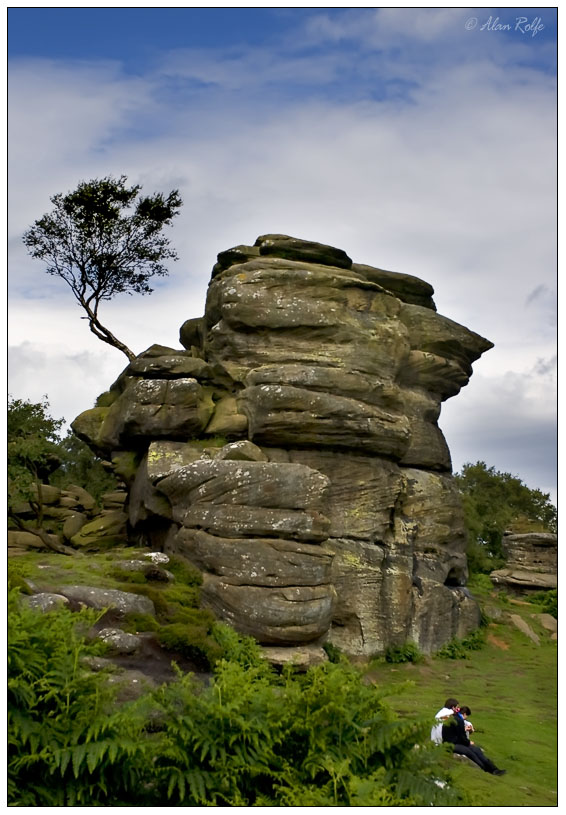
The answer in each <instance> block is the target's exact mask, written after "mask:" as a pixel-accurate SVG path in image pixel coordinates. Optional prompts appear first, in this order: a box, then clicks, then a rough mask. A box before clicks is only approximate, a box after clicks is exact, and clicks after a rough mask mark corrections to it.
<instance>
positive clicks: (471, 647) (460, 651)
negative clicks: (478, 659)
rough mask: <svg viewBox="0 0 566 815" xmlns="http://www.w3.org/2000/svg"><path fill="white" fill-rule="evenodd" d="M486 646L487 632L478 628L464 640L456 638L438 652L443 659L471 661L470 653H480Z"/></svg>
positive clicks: (437, 654)
mask: <svg viewBox="0 0 566 815" xmlns="http://www.w3.org/2000/svg"><path fill="white" fill-rule="evenodd" d="M484 644H485V631H484V629H483V628H478V629H476V630H475V631H472V633H471V634H468V636H467V637H464V639H458V637H454V638H453V639H451V640H450V641H449V642H447V643H446V645H443V646H442V648H441V649H440V650H439V651H437V652H436V656H437V657H440V658H441V659H469V657H470V651H479V649H480V648H483V646H484Z"/></svg>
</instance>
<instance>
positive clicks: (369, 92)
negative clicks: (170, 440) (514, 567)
mask: <svg viewBox="0 0 566 815" xmlns="http://www.w3.org/2000/svg"><path fill="white" fill-rule="evenodd" d="M556 25H557V24H556V10H555V9H553V8H548V7H541V8H538V9H537V8H522V7H521V8H517V9H511V8H502V9H497V8H494V9H491V8H486V7H482V8H479V9H477V8H476V9H474V8H430V9H422V8H379V9H375V8H355V9H348V8H342V9H331V8H308V9H293V8H288V9H286V8H277V9H275V8H274V9H270V8H261V9H250V8H247V9H233V8H210V9H206V8H200V9H191V8H165V9H156V8H131V9H128V8H116V9H113V8H88V9H81V8H69V9H67V8H53V9H51V8H10V9H9V11H8V57H9V61H8V85H9V97H8V104H9V119H8V124H9V151H8V185H9V195H8V202H9V226H8V256H9V277H8V297H9V300H8V317H9V392H10V394H11V395H12V396H13V397H15V398H20V399H30V400H31V401H39V400H41V399H42V398H43V396H44V395H46V396H47V397H48V401H49V404H50V408H51V414H52V415H53V416H54V417H56V418H61V417H63V418H65V420H66V421H67V423H70V422H71V421H72V420H73V419H74V417H75V416H76V415H78V414H79V413H80V412H82V411H83V410H86V409H88V408H90V407H92V405H93V404H94V401H95V399H96V397H97V396H98V394H99V393H101V392H102V391H104V390H106V389H107V388H108V386H109V385H110V384H111V383H112V382H113V381H114V379H115V378H116V377H117V376H118V374H119V373H120V372H121V371H122V370H123V368H124V367H125V365H126V364H127V360H126V358H125V357H124V356H123V355H122V354H121V353H120V352H118V351H116V350H114V349H112V348H110V347H109V346H106V345H104V344H102V343H101V342H100V341H98V340H97V339H96V338H95V337H94V336H93V335H92V334H91V333H90V332H89V330H88V326H87V323H86V321H84V320H81V319H80V317H81V311H80V308H79V307H78V306H77V305H76V303H75V301H74V300H73V297H72V294H71V292H70V290H69V289H68V288H67V287H66V285H65V283H64V282H63V281H62V280H60V279H58V278H55V277H51V276H48V275H46V274H44V266H43V265H42V264H41V262H40V261H37V260H33V259H31V258H30V257H29V256H28V254H27V251H26V249H25V247H24V245H23V243H22V235H23V233H24V232H25V230H26V229H27V228H29V226H31V224H32V223H33V222H34V221H35V220H36V219H38V218H40V217H41V216H42V215H43V214H44V213H45V212H48V211H49V210H50V209H51V204H50V200H49V199H50V196H52V195H53V194H55V193H58V192H63V193H66V192H68V191H70V190H72V189H74V188H75V187H76V185H77V183H78V182H79V181H81V180H89V179H91V178H100V177H103V176H107V175H114V176H120V175H122V174H125V175H126V176H127V177H128V182H129V183H139V184H141V185H142V186H143V191H144V193H148V194H149V193H153V192H156V191H161V192H164V193H168V192H169V191H170V190H171V189H179V191H180V193H181V196H182V198H183V201H184V205H183V207H182V210H181V213H180V215H179V216H178V217H177V218H176V219H175V222H174V227H173V228H172V229H171V231H170V233H169V237H170V239H171V242H172V244H173V246H174V247H175V248H176V250H177V253H178V255H179V260H178V261H177V262H176V263H171V264H170V266H169V276H168V277H166V278H159V279H158V281H157V284H156V285H155V291H154V293H153V294H152V295H151V296H147V297H141V296H132V297H130V296H128V295H122V296H121V297H119V298H116V299H115V300H114V301H112V302H110V303H107V304H105V310H104V311H103V312H102V313H101V317H102V322H103V323H105V324H106V325H107V326H108V327H109V328H110V329H111V330H112V331H113V333H114V334H116V335H117V336H118V337H120V339H122V340H123V341H124V342H125V343H126V344H127V345H128V346H129V347H130V348H132V349H133V350H134V351H135V352H136V353H140V352H141V351H143V350H145V349H146V348H147V347H149V346H150V345H152V344H153V343H161V344H163V345H168V346H172V347H177V348H179V347H180V343H179V328H180V326H181V324H182V323H183V322H184V321H185V320H186V319H188V318H190V317H199V316H201V315H202V313H203V311H204V302H205V297H206V289H207V285H208V281H209V279H210V271H211V269H212V266H213V264H214V262H215V260H216V255H217V253H218V252H220V251H223V250H225V249H227V248H229V247H231V246H235V245H237V244H241V243H244V244H253V243H254V241H255V239H256V237H257V236H258V235H261V234H265V233H269V232H276V233H284V234H289V235H293V236H296V237H300V238H305V239H307V240H314V241H319V242H321V243H328V244H330V245H332V246H337V247H339V248H341V249H343V250H345V251H346V252H347V253H348V255H349V256H350V257H351V258H352V259H353V260H354V261H355V262H358V263H367V264H369V265H373V266H378V267H380V268H384V269H391V270H393V271H398V272H404V273H407V274H411V275H415V276H417V277H420V278H422V279H424V280H426V281H428V282H429V283H431V284H432V285H433V286H434V289H435V301H436V305H437V308H438V311H439V313H440V314H443V315H445V316H447V317H449V318H451V319H453V320H455V321H457V322H459V323H461V324H463V325H465V326H467V327H468V328H470V329H472V330H473V331H475V332H477V333H479V334H481V335H482V336H484V337H487V338H488V339H490V340H491V341H492V342H493V343H495V347H494V348H493V349H492V350H490V351H489V352H487V353H486V354H485V355H484V356H483V357H482V358H481V360H479V361H478V362H476V363H475V365H474V374H473V376H472V379H471V380H470V383H469V385H468V386H467V387H466V388H464V389H463V390H462V391H461V393H460V394H459V395H458V396H456V397H454V398H453V399H450V400H448V401H447V402H446V403H444V405H443V408H442V414H441V417H440V421H439V424H440V426H441V428H442V430H443V431H444V434H445V436H446V439H447V441H448V445H449V447H450V450H451V453H452V461H453V467H454V470H455V471H458V470H460V469H461V467H462V465H463V464H464V463H466V462H475V461H478V460H481V461H485V462H486V464H488V466H494V467H495V468H496V469H497V470H501V471H505V472H511V473H512V474H514V475H517V476H519V477H520V478H521V479H522V480H523V481H524V482H525V483H526V484H528V486H530V487H533V488H538V489H541V490H543V491H544V492H549V493H550V494H551V497H552V499H553V500H555V499H556V460H557V455H556V412H557V405H556V313H557V309H556V288H557V286H556V283H557V260H556V241H557V235H556V230H557V225H556V30H557V29H556Z"/></svg>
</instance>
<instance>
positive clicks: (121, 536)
mask: <svg viewBox="0 0 566 815" xmlns="http://www.w3.org/2000/svg"><path fill="white" fill-rule="evenodd" d="M127 522H128V516H127V515H126V514H125V513H124V512H122V511H121V510H114V511H112V512H109V513H108V514H107V515H99V516H97V517H96V518H95V519H94V520H92V521H89V522H88V523H86V524H84V526H83V527H81V529H80V531H79V532H77V534H76V535H73V537H72V538H71V543H72V545H73V546H75V547H76V548H77V549H89V548H99V547H101V546H116V545H119V544H121V543H125V542H126V541H127V529H126V524H127Z"/></svg>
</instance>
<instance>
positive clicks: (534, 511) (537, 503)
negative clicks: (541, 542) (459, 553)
mask: <svg viewBox="0 0 566 815" xmlns="http://www.w3.org/2000/svg"><path fill="white" fill-rule="evenodd" d="M456 480H457V482H458V487H459V490H460V494H461V496H462V502H463V504H464V512H465V518H466V527H467V530H468V540H469V544H470V546H471V547H472V552H475V553H476V554H477V553H478V549H477V547H481V548H482V550H483V552H484V554H485V555H487V556H488V557H489V558H501V554H502V551H501V541H502V538H503V533H504V532H505V531H506V530H507V529H509V528H513V529H514V530H515V531H524V532H526V531H537V530H538V531H549V532H556V524H557V513H556V507H555V506H554V505H553V504H552V503H551V501H550V495H549V494H548V493H543V492H542V491H541V490H538V489H531V488H530V487H528V486H527V485H526V484H524V483H523V481H522V480H521V479H520V478H518V477H517V476H515V475H512V474H511V473H505V472H499V471H498V470H496V469H495V467H488V466H487V465H486V463H485V462H484V461H477V462H476V463H475V464H470V463H468V464H464V466H463V467H462V471H461V472H460V473H456ZM474 547H475V549H474ZM490 568H491V569H493V568H495V565H494V564H492V565H491V566H490Z"/></svg>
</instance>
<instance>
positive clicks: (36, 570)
mask: <svg viewBox="0 0 566 815" xmlns="http://www.w3.org/2000/svg"><path fill="white" fill-rule="evenodd" d="M143 551H145V550H136V549H122V550H114V551H113V552H112V553H98V554H89V555H88V556H80V557H76V558H66V557H63V556H61V555H58V554H52V553H30V554H29V555H23V556H20V557H18V558H13V559H10V562H9V567H10V569H9V571H10V572H12V574H13V575H15V574H18V575H20V576H21V577H28V578H30V579H32V580H34V581H36V582H37V583H38V584H52V585H55V586H56V585H63V584H70V583H86V584H88V585H92V584H94V585H99V586H104V587H106V588H121V589H128V586H127V585H126V581H125V579H124V577H123V576H121V575H120V574H119V573H117V572H116V571H115V565H116V561H117V560H118V559H134V558H139V557H140V555H141V554H142V552H143ZM166 568H169V569H171V570H175V569H176V570H177V572H178V574H177V575H176V576H177V579H178V582H177V583H175V584H172V585H167V584H158V583H155V582H153V583H152V584H151V585H147V584H146V586H147V589H146V591H147V593H156V592H158V593H159V595H160V597H161V598H162V600H163V601H165V602H166V603H167V606H168V608H169V609H170V610H171V609H172V610H173V611H175V609H178V606H179V604H180V605H181V606H185V605H186V602H187V598H186V597H184V596H183V597H180V596H177V595H178V594H179V592H180V591H181V590H183V591H184V592H193V593H194V592H196V591H197V590H198V589H197V586H195V585H194V579H193V577H194V576H193V575H192V573H191V571H190V570H188V571H187V573H186V574H185V571H186V569H185V571H184V565H183V564H180V563H173V564H171V565H167V566H166ZM120 580H121V582H120ZM144 582H145V581H144ZM191 584H192V585H191ZM471 588H472V591H473V593H474V595H475V596H476V597H477V598H478V599H479V600H480V602H482V604H483V605H484V607H485V608H486V609H487V610H488V612H489V609H490V607H491V608H492V609H495V610H497V611H499V613H503V615H504V616H503V617H501V618H500V619H497V620H495V619H494V620H492V621H491V622H490V623H489V625H488V626H487V627H486V628H485V629H484V631H485V636H486V642H485V645H483V647H481V648H480V649H479V650H469V651H467V652H466V653H467V658H466V659H441V658H438V657H435V658H429V657H427V658H424V659H423V660H421V661H415V662H397V663H391V662H387V661H386V660H385V659H384V658H383V659H381V660H379V661H377V662H374V663H372V664H371V665H370V666H369V667H368V668H367V676H368V680H371V681H374V682H376V683H377V684H379V685H380V686H386V687H389V688H390V689H391V695H390V696H389V697H388V698H389V702H390V704H391V706H392V707H393V708H394V709H395V710H397V711H398V712H399V713H400V714H401V715H406V716H409V715H411V716H412V715H419V716H420V715H426V716H430V718H431V720H432V718H433V717H434V714H435V713H436V711H437V710H438V709H439V708H440V707H442V705H443V703H444V700H445V699H447V698H448V697H450V696H454V697H456V698H457V699H458V700H459V702H460V703H461V704H466V705H468V706H469V707H470V708H471V709H472V716H471V717H470V718H471V721H472V722H473V724H474V727H475V728H476V733H475V734H474V741H475V743H476V744H478V745H479V746H480V747H481V748H482V749H483V750H484V752H485V753H486V755H487V756H489V757H490V758H491V759H492V760H493V761H494V762H495V763H496V764H497V765H498V766H499V767H503V768H505V769H506V770H507V774H506V775H505V776H501V777H495V776H491V775H488V774H487V773H484V772H482V771H481V770H479V769H476V768H475V767H473V766H471V765H468V764H464V763H460V762H457V761H455V760H454V759H453V758H452V757H450V756H447V757H446V758H444V757H443V758H442V759H441V760H442V761H443V762H444V761H445V762H447V763H448V765H449V766H450V768H451V770H452V773H453V776H454V781H455V784H456V785H457V786H458V787H460V788H461V789H463V790H465V791H466V792H467V794H468V796H469V798H470V804H471V805H472V806H556V805H557V711H556V708H557V646H556V643H555V642H553V641H552V640H550V637H549V634H548V632H545V631H544V630H543V629H542V628H541V627H540V626H539V625H538V623H537V621H536V620H535V619H534V618H533V617H532V614H534V613H537V612H540V611H542V610H543V609H542V607H539V606H536V605H531V604H526V603H522V604H517V603H516V602H513V600H512V598H508V597H507V596H506V595H505V594H502V593H495V592H494V591H493V589H492V588H491V586H490V583H489V581H486V580H484V581H481V580H480V581H477V582H476V584H475V585H473V586H472V587H471ZM129 590H130V591H132V590H134V591H136V590H137V591H140V590H141V591H144V586H143V585H137V584H136V583H132V584H131V587H130V588H129ZM156 599H159V598H156ZM189 599H190V600H191V602H190V603H189V605H193V606H194V605H198V603H197V598H196V595H195V596H194V597H193V595H192V594H191V596H190V597H189ZM183 601H184V602H183ZM179 613H181V612H180V610H179ZM198 613H199V612H198V610H197V609H194V608H193V609H192V610H190V609H187V610H186V613H185V616H186V614H193V615H194V614H197V615H198ZM508 613H514V614H518V615H520V616H521V617H523V618H524V619H525V620H526V621H527V622H528V623H529V625H530V626H531V627H532V628H533V630H535V632H536V633H537V634H538V635H539V637H540V645H538V646H537V645H536V644H535V643H534V642H532V641H531V640H530V639H529V638H528V637H527V636H526V635H525V634H523V633H521V632H520V631H518V630H517V629H516V628H515V627H514V626H512V625H511V623H510V622H509V621H508V619H507V618H506V617H505V615H506V614H508ZM175 619H176V618H175ZM164 622H167V624H168V625H169V628H171V626H174V625H175V624H176V623H175V620H173V619H172V620H167V621H166V620H163V621H162V622H161V623H160V622H156V621H154V622H152V625H151V627H152V628H155V629H158V630H159V629H160V628H161V627H162V626H163V623H164ZM178 622H183V624H184V628H186V634H187V637H188V640H187V641H188V642H189V640H190V641H191V642H192V641H193V640H194V645H197V644H198V646H199V647H200V648H201V649H202V650H203V653H204V654H205V655H206V653H207V650H206V648H207V647H208V645H210V643H209V642H208V640H209V638H208V635H207V631H205V630H204V629H203V631H200V630H199V631H198V632H196V631H195V630H193V629H194V626H192V625H189V623H191V624H192V623H193V620H192V619H191V620H189V619H188V618H187V619H185V618H184V617H183V619H182V620H181V618H179V620H178ZM194 622H202V624H203V625H204V626H205V628H206V625H205V624H208V623H209V622H210V621H208V620H204V619H203V620H202V621H199V620H195V621H194ZM140 630H141V629H140ZM163 630H165V627H163ZM167 630H168V631H169V629H167ZM207 630H208V629H207ZM169 633H171V634H176V633H178V632H177V631H176V629H175V630H173V628H171V631H170V632H169ZM197 634H198V636H197ZM191 642H189V645H190V644H191ZM207 643H208V645H207ZM205 646H206V647H205ZM334 657H335V661H336V660H337V658H338V656H337V655H336V654H335V655H334ZM407 681H409V682H410V683H412V684H411V686H410V688H409V691H408V692H407V691H406V690H403V687H405V686H406V683H407ZM431 724H432V721H431ZM468 805H469V804H468Z"/></svg>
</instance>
